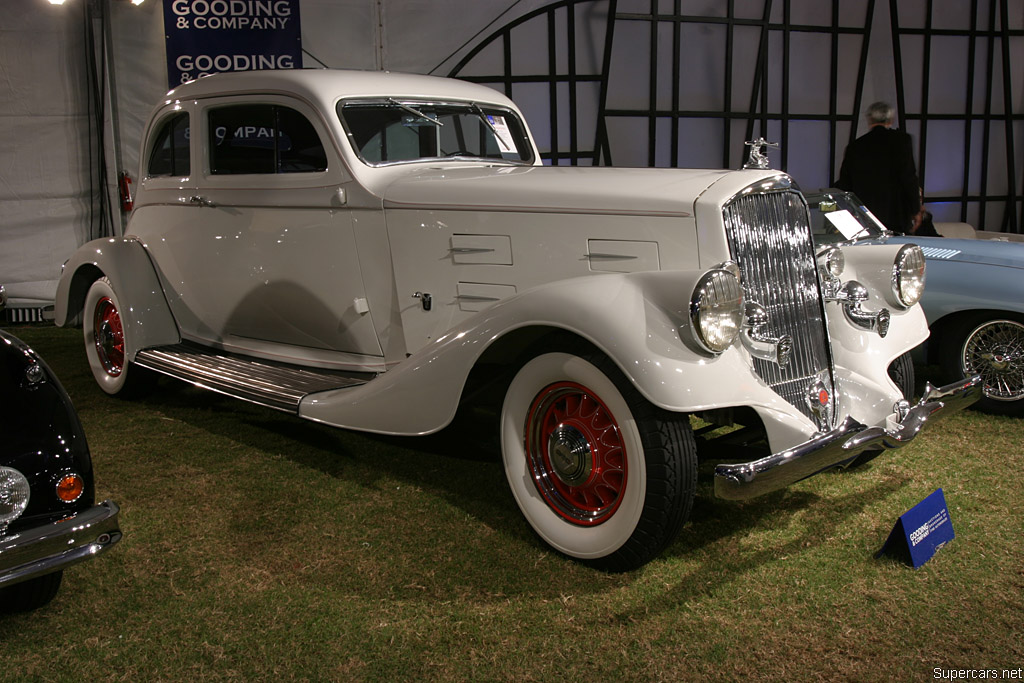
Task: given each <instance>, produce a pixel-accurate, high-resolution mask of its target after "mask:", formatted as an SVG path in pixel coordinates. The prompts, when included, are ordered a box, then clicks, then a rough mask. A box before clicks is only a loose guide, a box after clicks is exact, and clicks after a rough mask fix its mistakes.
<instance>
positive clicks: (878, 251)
mask: <svg viewBox="0 0 1024 683" xmlns="http://www.w3.org/2000/svg"><path fill="white" fill-rule="evenodd" d="M902 246H903V245H902V244H884V245H857V246H848V247H845V248H843V255H844V257H845V259H846V268H845V269H844V270H843V273H842V275H841V277H840V279H841V280H842V281H843V282H844V283H846V282H849V281H850V280H856V281H858V282H860V283H861V284H863V285H864V286H865V287H867V290H868V299H867V301H865V302H863V304H862V306H863V308H864V309H865V310H866V311H870V312H876V311H879V310H881V309H883V308H884V309H887V310H888V311H889V314H890V316H891V317H890V319H889V327H888V330H887V332H886V335H885V336H884V337H882V336H880V335H879V333H878V332H877V331H875V330H867V329H864V328H862V327H858V326H857V325H854V324H853V323H852V322H850V320H849V319H848V318H847V317H846V315H845V313H844V312H843V307H844V303H843V302H840V301H829V302H827V303H826V304H825V315H826V318H827V319H828V326H829V336H830V338H831V340H832V356H833V359H834V361H835V365H836V369H837V373H838V374H839V375H840V376H842V375H843V374H844V373H845V374H846V375H847V380H846V385H844V387H843V391H844V393H845V392H852V386H851V384H856V385H858V386H861V385H865V386H879V387H886V388H887V389H888V391H887V392H883V394H884V395H883V396H881V397H879V398H878V399H877V400H879V401H882V402H885V403H887V404H888V405H887V406H885V407H891V406H892V404H893V403H894V402H895V401H898V400H899V399H900V398H902V395H901V393H900V391H899V388H898V387H897V386H896V384H895V383H894V382H893V381H892V379H891V378H890V377H889V374H888V368H889V365H890V364H891V363H892V362H893V361H894V360H895V359H896V358H897V357H899V356H900V355H901V354H903V353H905V352H907V351H909V350H911V349H913V348H914V347H916V346H918V345H920V344H921V343H923V342H924V341H925V340H926V339H927V338H928V321H927V320H926V318H925V314H924V311H923V309H922V307H921V304H920V303H918V304H914V305H913V306H910V307H906V306H903V305H901V304H900V303H899V302H898V300H897V299H896V295H895V292H894V291H893V288H892V266H893V263H894V261H895V258H896V255H897V253H898V252H899V250H900V248H901V247H902ZM927 286H928V269H927V267H926V268H925V291H927ZM853 393H854V394H857V396H858V397H859V398H855V399H853V405H851V407H850V410H849V412H850V414H851V415H853V416H854V417H855V418H857V419H860V420H862V421H864V418H865V416H866V414H865V413H862V412H860V411H859V410H858V408H857V406H858V405H860V402H861V401H862V400H868V399H867V398H866V397H867V396H868V395H870V393H871V392H853ZM860 397H862V398H860ZM871 412H872V411H871V410H868V411H867V414H870V413H871Z"/></svg>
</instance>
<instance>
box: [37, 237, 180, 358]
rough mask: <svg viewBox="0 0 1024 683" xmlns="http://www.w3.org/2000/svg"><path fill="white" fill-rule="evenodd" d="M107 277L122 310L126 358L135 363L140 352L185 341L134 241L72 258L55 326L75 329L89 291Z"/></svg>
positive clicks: (85, 249) (89, 248)
mask: <svg viewBox="0 0 1024 683" xmlns="http://www.w3.org/2000/svg"><path fill="white" fill-rule="evenodd" d="M104 276H106V277H107V278H108V279H109V280H110V286H111V287H113V289H114V292H115V293H116V294H117V298H118V300H119V303H120V304H121V311H120V313H121V322H122V324H123V325H124V329H125V344H126V348H125V355H126V357H127V358H129V359H133V358H135V354H136V352H137V351H138V350H139V349H144V348H147V347H150V346H161V345H164V344H176V343H178V341H180V336H179V334H178V326H177V324H176V323H175V322H174V316H172V315H171V310H170V307H169V306H168V305H167V300H166V299H165V298H164V293H163V288H162V287H161V286H160V279H159V278H158V277H157V274H156V270H154V268H153V264H152V262H151V261H150V259H149V255H148V254H147V253H146V249H145V247H143V246H142V244H141V243H140V242H139V241H138V240H136V239H132V238H109V239H99V240H93V241H92V242H89V243H87V244H85V245H83V246H82V247H80V248H79V249H78V250H77V251H75V253H74V254H72V255H71V258H70V259H68V261H67V262H66V263H65V264H64V269H63V272H62V274H61V277H60V281H59V282H58V283H57V297H56V301H55V305H54V322H55V323H56V324H57V325H58V326H60V327H63V326H66V325H71V324H74V322H75V321H76V320H77V319H78V316H79V314H80V313H81V312H82V307H83V305H84V304H85V295H86V293H87V292H88V291H89V287H90V286H91V285H92V283H93V282H95V281H96V280H98V279H99V278H101V277H104Z"/></svg>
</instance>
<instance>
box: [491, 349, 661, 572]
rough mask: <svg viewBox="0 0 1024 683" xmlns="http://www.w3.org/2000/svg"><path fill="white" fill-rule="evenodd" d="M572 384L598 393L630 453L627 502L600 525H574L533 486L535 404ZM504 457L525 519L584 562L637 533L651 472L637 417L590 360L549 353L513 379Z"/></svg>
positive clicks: (504, 416)
mask: <svg viewBox="0 0 1024 683" xmlns="http://www.w3.org/2000/svg"><path fill="white" fill-rule="evenodd" d="M562 381H571V382H576V383H578V384H581V385H583V386H584V387H586V388H587V389H589V390H590V391H592V392H594V394H596V395H597V397H598V398H600V400H601V401H602V402H603V403H604V405H605V406H606V407H607V408H608V410H609V411H610V412H611V413H612V415H613V416H614V418H615V422H616V423H617V424H618V426H619V430H620V435H621V438H622V443H623V446H624V449H625V453H626V458H625V459H626V472H627V477H626V487H625V490H624V491H623V493H622V502H621V503H620V504H619V506H618V508H617V509H616V510H615V513H614V514H613V515H612V516H611V517H610V518H609V519H607V520H606V521H604V522H602V523H600V524H597V525H595V526H581V525H578V524H573V523H571V522H569V521H567V520H566V519H565V518H563V517H562V516H561V515H560V514H558V513H557V512H555V511H554V510H553V509H552V508H551V507H550V506H549V505H548V503H547V502H546V501H545V500H544V498H543V496H541V494H540V492H539V491H538V490H537V486H536V485H535V484H534V482H533V478H532V475H531V472H530V466H529V464H528V463H527V457H526V444H525V426H526V421H527V418H528V416H529V411H530V408H531V405H532V404H533V402H534V399H535V398H536V397H537V395H538V394H539V393H540V391H541V390H542V389H544V388H545V387H547V386H549V385H551V384H554V383H556V382H562ZM501 446H502V448H501V452H502V459H503V461H504V465H505V476H506V477H507V478H508V483H509V486H510V488H511V489H512V494H513V496H515V499H516V503H518V505H519V509H520V510H521V511H522V513H523V516H525V517H526V520H527V521H528V522H529V523H530V526H532V527H533V529H534V531H536V532H537V534H539V535H540V537H541V538H542V539H544V541H545V542H547V543H548V544H549V545H551V546H552V547H553V548H555V549H556V550H558V551H560V552H562V553H564V554H566V555H569V556H571V557H576V558H580V559H597V558H601V557H605V556H607V555H610V554H611V553H614V552H615V551H616V550H618V549H619V548H621V547H622V545H623V544H625V543H626V542H627V541H628V540H629V539H630V537H631V536H632V535H633V532H634V531H635V530H636V528H637V524H638V523H639V521H640V517H641V515H642V513H643V509H644V501H645V498H646V491H647V473H646V467H645V462H644V455H643V454H644V450H643V445H642V442H641V439H640V432H639V430H638V428H637V424H636V421H635V419H634V418H633V414H632V412H631V411H630V409H629V406H628V405H627V403H626V400H625V399H624V398H623V396H622V394H621V392H620V391H619V389H618V388H617V387H616V386H615V383H614V382H612V380H611V379H609V378H608V376H607V375H605V374H604V373H603V372H602V371H601V370H599V369H598V368H596V367H595V366H594V365H592V364H591V363H589V362H588V361H586V360H584V359H583V358H580V357H579V356H574V355H572V354H567V353H546V354H543V355H540V356H537V357H536V358H534V359H532V360H530V361H529V362H527V363H526V364H525V365H524V366H523V367H522V368H521V369H520V370H519V372H518V373H516V376H515V378H514V379H513V380H512V383H511V385H510V386H509V388H508V391H507V393H506V394H505V402H504V405H503V406H502V411H501Z"/></svg>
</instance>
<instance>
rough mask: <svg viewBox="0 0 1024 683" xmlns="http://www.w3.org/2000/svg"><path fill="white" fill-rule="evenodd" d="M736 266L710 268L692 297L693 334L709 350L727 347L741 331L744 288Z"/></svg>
mask: <svg viewBox="0 0 1024 683" xmlns="http://www.w3.org/2000/svg"><path fill="white" fill-rule="evenodd" d="M729 265H730V266H732V265H733V264H729ZM736 270H738V269H736V268H735V267H733V268H726V267H722V268H720V269H715V270H709V271H708V272H707V273H705V274H704V275H703V276H702V277H701V279H700V280H699V281H698V282H697V286H696V287H694V289H693V296H692V297H690V322H691V323H692V326H693V329H694V332H695V334H694V336H695V337H696V338H697V342H698V343H699V344H700V345H701V347H703V348H704V350H705V351H708V352H710V353H714V354H719V353H721V352H722V351H725V350H726V349H727V348H729V345H730V344H732V343H733V341H735V339H736V335H737V334H739V331H740V325H741V323H742V320H743V290H742V288H741V287H740V280H739V277H738V276H737V273H736V272H735V271H736Z"/></svg>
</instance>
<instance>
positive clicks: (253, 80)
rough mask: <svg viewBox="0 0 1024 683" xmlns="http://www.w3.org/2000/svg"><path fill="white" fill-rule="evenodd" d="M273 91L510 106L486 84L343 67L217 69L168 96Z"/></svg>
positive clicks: (322, 97) (314, 97) (316, 98)
mask: <svg viewBox="0 0 1024 683" xmlns="http://www.w3.org/2000/svg"><path fill="white" fill-rule="evenodd" d="M275 92H282V93H290V94H295V95H298V96H300V97H303V98H304V99H306V100H309V101H313V102H322V103H333V102H335V101H337V100H338V99H341V98H353V97H367V98H376V97H395V98H403V99H404V98H424V99H430V100H437V99H449V100H458V101H470V102H472V101H480V102H487V103H492V104H501V105H504V106H507V107H510V108H513V109H515V105H513V103H512V101H511V100H509V99H508V98H507V97H505V96H504V95H503V94H501V93H500V92H498V91H497V90H494V89H493V88H489V87H487V86H485V85H478V84H476V83H469V82H467V81H460V80H456V79H452V78H441V77H438V76H424V75H421V74H407V73H397V72H391V71H356V70H342V69H268V70H264V71H238V72H231V73H218V74H213V75H210V76H204V77H202V78H199V79H197V80H194V81H189V82H188V83H183V84H182V85H180V86H178V87H176V88H174V89H173V90H171V91H169V92H168V93H167V98H168V99H169V100H187V99H198V98H203V97H213V96H218V95H239V94H243V93H275Z"/></svg>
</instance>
